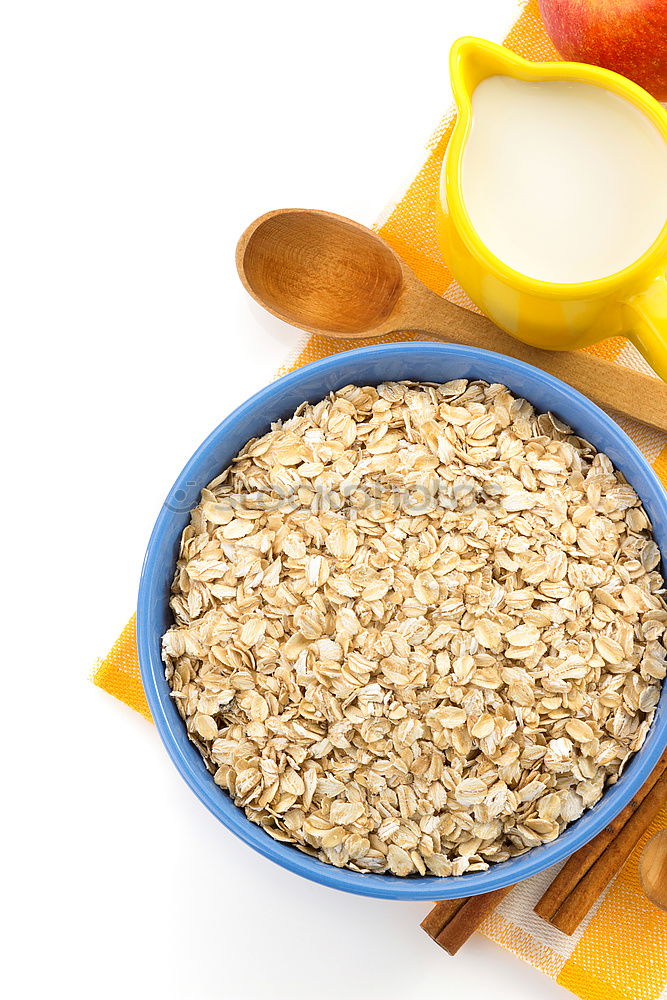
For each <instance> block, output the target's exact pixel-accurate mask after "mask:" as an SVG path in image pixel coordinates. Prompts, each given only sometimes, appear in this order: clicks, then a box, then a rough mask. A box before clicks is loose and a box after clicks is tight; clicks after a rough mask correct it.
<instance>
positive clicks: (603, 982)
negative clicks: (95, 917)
mask: <svg viewBox="0 0 667 1000" xmlns="http://www.w3.org/2000/svg"><path fill="white" fill-rule="evenodd" d="M505 44H506V45H507V46H509V48H511V49H514V50H515V51H516V52H518V53H519V54H520V55H522V56H524V57H525V58H528V59H535V60H542V59H556V58H558V56H557V53H556V52H555V50H554V48H553V46H552V45H551V42H550V41H549V39H548V38H547V36H546V34H545V32H544V28H543V26H542V21H541V18H540V15H539V12H538V9H537V2H536V0H530V2H529V3H528V4H527V5H526V6H525V7H524V8H523V10H522V12H521V14H520V17H519V19H518V21H517V22H516V24H515V25H514V27H513V28H512V30H511V31H510V33H509V35H508V36H507V38H506V39H505ZM453 122H454V115H453V113H451V112H450V114H449V115H448V116H447V117H446V118H445V119H444V120H443V122H442V123H441V125H440V127H439V128H438V129H437V131H436V133H435V135H434V137H433V139H432V140H431V143H430V144H429V147H428V155H427V157H426V160H425V162H424V165H423V167H422V168H421V170H420V171H419V173H418V174H417V176H416V177H415V179H414V181H413V182H412V184H411V185H410V187H409V188H408V189H407V191H406V192H405V194H404V195H403V197H402V198H401V199H400V201H399V202H398V203H397V204H395V205H393V206H391V208H390V209H389V211H388V212H387V213H385V221H384V222H383V223H382V224H381V225H380V226H379V231H380V233H381V234H382V236H383V237H384V238H385V239H386V240H387V241H388V242H389V243H390V244H391V245H392V246H393V247H394V248H395V249H396V250H397V251H398V253H400V255H401V256H402V257H403V259H404V260H405V261H406V262H407V263H408V264H409V265H410V267H411V268H412V269H413V270H414V271H415V273H416V274H417V275H418V276H419V277H420V278H421V279H422V281H424V282H425V283H426V284H427V285H429V286H430V287H431V288H432V289H434V290H435V291H437V292H439V293H440V294H441V295H444V296H445V297H446V298H448V299H451V300H452V301H454V302H456V303H458V304H459V305H465V306H467V307H468V308H474V307H473V306H472V304H471V303H470V302H469V300H468V299H467V298H466V296H465V294H464V293H463V292H462V290H461V288H460V287H459V286H458V285H457V284H456V282H455V281H454V280H453V279H452V277H451V275H450V273H449V271H448V269H447V267H446V266H445V264H444V262H443V260H442V258H441V255H440V250H439V247H438V244H437V240H436V235H435V228H434V205H435V198H436V191H437V183H438V176H439V172H440V165H441V163H442V158H443V154H444V151H445V147H446V145H447V142H448V140H449V136H450V134H451V130H452V127H453ZM417 339H423V337H417V336H412V335H394V336H391V337H388V338H387V340H394V341H397V340H417ZM369 343H370V341H369ZM349 347H350V345H349V342H346V341H342V340H341V341H335V340H325V339H323V338H321V337H309V338H308V339H307V340H306V342H305V344H304V345H303V347H302V349H301V352H300V354H299V356H298V357H297V359H296V361H295V362H294V363H293V364H292V365H290V369H292V368H298V367H299V366H301V365H304V364H306V363H307V362H309V361H314V360H316V359H317V358H323V357H325V356H327V355H330V354H335V353H336V352H338V351H342V350H348V349H349ZM589 350H590V351H591V353H594V354H597V355H599V356H601V357H604V358H607V359H609V360H613V361H615V362H616V363H617V364H618V365H619V378H621V377H622V368H623V367H632V368H639V369H641V370H644V371H648V370H649V369H648V368H647V365H646V362H645V361H644V360H643V358H642V357H641V356H640V355H639V354H638V353H637V351H636V350H635V349H634V348H633V347H632V346H631V345H630V344H628V343H627V342H626V341H625V340H622V339H621V338H616V339H614V340H608V341H606V342H605V343H603V344H598V345H596V346H595V347H592V348H589ZM285 370H287V369H285ZM281 374H282V373H281ZM622 425H623V428H624V430H625V431H626V432H627V433H628V434H629V435H630V437H631V438H632V439H633V440H634V441H635V443H636V444H637V445H638V447H639V448H640V449H641V450H642V452H643V453H644V455H645V456H646V457H647V458H648V460H649V461H650V462H651V464H652V465H653V468H654V469H655V470H656V472H657V473H658V475H659V476H660V479H661V481H662V482H663V484H664V485H667V435H664V434H661V433H659V432H657V431H653V430H649V429H648V428H647V427H646V426H644V425H643V424H639V423H635V422H633V421H631V420H624V421H623V422H622ZM135 626H136V621H135V618H134V616H133V617H132V619H131V620H130V621H129V622H128V624H127V626H126V627H125V629H124V630H123V632H122V634H121V635H120V637H119V638H118V640H117V642H116V643H115V645H114V647H113V649H112V650H111V652H110V653H109V655H108V656H107V657H106V659H105V660H103V661H102V662H101V663H100V664H99V666H98V668H97V670H96V672H95V675H94V680H95V683H96V684H98V685H99V686H100V687H102V688H104V690H105V691H108V692H109V693H110V694H113V695H114V696H115V697H116V698H120V699H121V701H124V702H126V703H127V704H128V705H130V706H131V707H132V708H134V709H136V710H137V711H138V712H141V713H142V715H144V716H145V717H146V718H147V719H150V712H149V710H148V704H147V702H146V697H145V695H144V691H143V688H142V686H141V678H140V675H139V662H138V659H137V647H136V631H135ZM666 827H667V810H663V811H662V813H661V814H660V815H659V816H658V818H657V819H656V821H655V822H654V823H653V826H652V828H651V829H650V830H649V831H648V832H647V834H646V837H645V838H644V840H643V841H642V843H641V844H639V845H638V847H637V849H636V850H635V852H634V853H633V855H632V857H631V858H630V859H629V861H628V862H627V864H626V865H625V867H624V868H623V869H622V871H621V872H620V873H619V875H618V877H617V878H616V879H615V880H614V882H613V883H612V885H611V886H610V888H609V889H608V891H607V892H606V894H605V896H604V897H603V899H602V900H601V901H600V902H599V904H598V905H597V906H596V907H595V908H594V910H593V911H592V913H591V914H589V917H588V918H587V920H586V922H585V923H584V924H583V925H582V927H580V928H579V930H578V931H577V933H576V934H575V935H573V936H572V937H566V936H565V935H564V934H561V933H560V931H557V930H555V929H554V928H553V927H551V926H550V925H549V924H547V923H546V922H545V921H543V920H541V919H540V918H539V917H537V916H536V915H535V913H534V912H533V906H534V904H535V902H536V901H537V899H538V898H539V897H540V895H541V894H542V892H543V891H544V889H545V888H546V886H547V885H548V884H549V882H550V880H551V879H552V878H553V875H554V873H555V870H554V869H551V870H550V871H548V872H543V873H542V874H541V875H537V876H535V877H534V878H532V879H529V880H528V881H527V882H524V883H522V884H521V885H519V886H516V887H515V888H514V889H513V890H512V892H511V893H510V894H509V895H508V896H507V897H506V898H505V899H504V900H503V902H502V903H501V905H500V906H499V907H498V909H497V910H496V911H495V912H494V913H493V914H492V915H491V916H490V917H489V918H487V920H486V921H485V923H484V925H483V927H482V932H483V933H484V934H485V935H486V936H487V937H488V938H490V939H491V940H492V941H495V942H496V943H497V944H499V945H502V947H503V948H507V949H508V950H510V951H512V952H514V953H515V954H516V955H518V956H520V957H521V958H523V959H524V961H526V962H529V963H530V964H531V965H533V966H535V968H537V969H540V970H541V971H542V972H544V973H545V975H547V976H550V977H551V978H552V979H555V980H556V981H557V982H558V983H560V984H561V985H562V986H565V987H567V988H568V989H570V990H571V991H572V992H573V993H575V994H576V995H577V996H579V997H582V998H583V1000H657V998H659V997H661V996H663V997H664V996H665V987H666V985H667V914H665V913H663V912H661V911H660V910H658V909H656V908H655V907H654V906H652V905H651V904H650V903H649V902H648V901H647V900H646V897H645V896H644V895H643V893H642V892H641V889H640V886H639V882H638V877H637V861H638V858H639V854H640V852H641V848H642V846H643V844H644V842H645V841H646V840H647V839H648V837H649V836H650V835H651V834H652V833H656V832H657V831H658V830H659V829H664V828H666Z"/></svg>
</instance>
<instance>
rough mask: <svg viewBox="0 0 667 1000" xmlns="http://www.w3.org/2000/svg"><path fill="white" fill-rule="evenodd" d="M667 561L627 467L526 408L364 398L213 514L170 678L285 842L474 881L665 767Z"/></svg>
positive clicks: (454, 395)
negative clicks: (638, 756)
mask: <svg viewBox="0 0 667 1000" xmlns="http://www.w3.org/2000/svg"><path fill="white" fill-rule="evenodd" d="M659 558H660V557H659V552H658V548H657V546H656V544H655V542H654V541H653V539H652V537H651V530H650V524H649V522H648V519H647V517H646V514H645V513H644V511H643V509H642V507H641V504H640V502H639V500H638V498H637V495H636V494H635V492H634V490H633V489H632V488H631V487H630V486H629V485H628V484H627V483H626V482H625V481H624V480H623V478H622V476H620V474H619V473H617V472H615V471H614V469H613V467H612V465H611V462H610V461H609V459H608V458H607V457H606V456H605V455H603V454H599V453H597V452H596V451H595V449H594V448H593V447H592V446H591V445H590V444H588V443H587V442H586V441H583V440H581V439H580V438H578V437H576V436H575V435H574V434H573V432H572V431H571V430H570V429H569V428H568V427H566V426H565V425H564V424H562V423H561V422H560V421H559V420H558V419H557V418H556V417H554V416H553V415H551V414H540V415H538V414H536V413H535V411H534V410H533V408H532V406H531V405H530V404H529V403H527V402H526V401H525V400H522V399H517V398H515V397H514V396H512V395H511V393H510V392H509V391H508V390H507V389H506V388H504V387H503V386H501V385H487V384H486V383H483V382H470V383H468V382H466V381H464V380H457V381H455V382H449V383H447V384H445V385H421V384H403V383H400V384H399V383H385V384H383V385H380V386H378V387H377V388H375V387H357V386H347V387H346V388H344V389H341V390H340V391H339V392H336V393H334V394H332V395H330V396H329V397H327V398H326V399H324V400H322V401H321V402H320V403H317V404H316V405H310V404H306V403H304V404H303V405H302V406H301V407H299V409H298V410H297V412H296V414H295V415H294V416H293V417H292V418H291V419H289V420H287V421H285V422H284V423H277V424H274V425H273V426H272V429H271V430H270V432H269V433H268V434H266V435H265V436H264V437H262V438H259V439H254V440H252V441H250V442H249V443H248V445H247V446H246V447H245V448H244V449H243V451H242V452H241V454H240V455H238V456H237V458H235V459H234V462H233V464H232V465H231V467H230V468H229V469H227V470H226V471H225V472H224V473H223V474H222V475H221V476H220V477H219V478H218V479H216V480H215V481H214V482H212V483H211V484H210V486H209V487H208V489H206V490H204V491H203V493H202V500H201V503H200V505H199V507H197V509H196V510H195V511H193V513H192V520H191V523H190V524H189V526H188V527H187V528H186V529H185V531H184V533H183V539H182V544H181V551H180V557H179V560H178V566H177V570H176V577H175V580H174V584H173V596H172V601H171V606H172V609H173V613H174V616H175V622H176V624H175V625H174V626H173V628H171V629H170V630H169V631H168V632H167V633H166V635H165V636H164V639H163V655H164V661H165V665H166V675H167V679H168V681H169V684H170V685H171V688H172V692H173V697H174V698H175V699H176V703H177V705H178V707H179V710H180V713H181V715H182V717H183V719H184V720H185V723H186V726H187V730H188V733H189V735H190V737H191V738H192V740H193V741H194V742H195V743H196V745H197V746H198V748H199V749H200V751H201V753H202V755H203V757H204V759H205V761H206V763H207V765H208V767H209V768H210V770H211V772H212V773H213V774H214V775H215V781H216V782H217V783H218V784H219V785H220V786H221V787H222V788H224V789H227V790H228V791H229V793H230V795H231V796H232V798H233V800H234V801H235V802H236V804H237V805H239V806H241V807H242V808H243V809H244V810H245V813H246V815H247V816H248V818H249V819H251V820H252V821H253V822H255V823H258V824H259V825H260V826H261V827H263V828H264V829H265V830H266V832H267V833H269V834H270V835H271V836H272V837H275V838H276V839H277V840H281V841H286V842H288V843H292V844H296V845H298V846H299V847H300V848H301V849H302V850H304V851H307V852H308V853H309V854H312V855H315V856H317V857H318V858H320V859H321V860H323V861H327V862H330V863H332V864H334V865H339V866H341V865H345V866H347V867H349V868H352V869H354V870H356V871H364V872H385V871H391V872H394V873H395V874H397V875H410V874H415V873H419V874H424V873H433V874H435V875H460V874H462V873H463V872H466V871H476V870H480V869H484V868H487V867H488V865H489V864H490V863H491V862H494V861H502V860H504V859H506V858H509V857H511V856H513V855H516V854H520V853H522V852H523V851H526V850H527V849H528V848H531V847H534V846H536V845H538V844H542V843H544V842H548V841H551V840H554V838H555V837H557V836H558V834H559V833H560V832H561V831H562V830H563V828H564V827H565V826H566V825H567V824H568V823H570V822H571V821H572V820H574V819H576V818H577V817H578V816H580V815H581V813H582V812H583V811H584V810H585V809H587V808H588V807H590V806H592V805H593V803H595V802H596V801H597V800H598V799H599V798H600V796H601V795H602V792H603V790H604V787H605V785H606V784H608V783H609V782H613V781H614V780H615V779H616V778H617V776H618V774H619V773H620V771H621V768H622V767H623V764H624V762H625V761H626V760H627V758H628V757H629V755H631V754H632V753H633V752H634V751H636V750H637V749H638V748H639V747H640V746H641V744H642V742H643V740H644V738H645V736H646V732H647V730H648V727H649V725H650V723H651V719H652V716H653V712H654V709H655V706H656V703H657V701H658V696H659V693H660V682H661V680H662V678H663V677H664V675H665V669H666V667H665V658H666V654H665V646H664V645H663V640H664V636H665V630H666V628H667V611H666V605H665V601H664V600H663V597H662V588H663V580H662V577H661V576H660V572H659Z"/></svg>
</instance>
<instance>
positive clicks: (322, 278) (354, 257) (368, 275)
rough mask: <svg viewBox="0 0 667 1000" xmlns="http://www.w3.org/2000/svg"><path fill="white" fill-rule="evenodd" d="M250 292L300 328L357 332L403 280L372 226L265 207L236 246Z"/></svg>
mask: <svg viewBox="0 0 667 1000" xmlns="http://www.w3.org/2000/svg"><path fill="white" fill-rule="evenodd" d="M237 260H238V266H239V273H240V274H241V277H242V279H243V282H244V284H245V286H246V288H247V289H248V291H249V292H250V294H251V295H252V296H253V298H255V299H256V300H257V301H258V302H261V304H262V305H263V306H265V308H267V309H268V310H269V311H270V312H272V313H273V314H274V315H276V316H280V317H281V318H282V319H284V320H286V321H287V322H288V323H291V324H292V325H293V326H299V327H301V328H304V329H307V330H317V331H319V332H321V333H325V334H329V335H330V334H332V333H333V334H335V335H336V336H338V337H365V336H367V335H368V331H369V330H370V329H373V328H378V327H381V326H382V325H383V324H384V323H385V322H386V320H387V319H388V318H389V316H391V314H392V312H393V310H394V308H395V306H396V303H397V300H398V298H399V296H400V294H401V290H402V288H403V268H402V266H401V262H400V261H399V259H398V257H397V256H396V254H395V253H394V252H393V250H391V248H390V247H389V246H388V245H387V244H386V243H385V242H384V241H383V240H381V239H380V238H379V237H378V236H376V235H375V233H372V232H371V231H370V230H369V229H366V227H365V226H360V225H357V223H355V222H352V221H351V220H349V219H343V218H340V217H338V216H335V215H328V214H326V213H323V212H307V211H303V210H299V209H286V210H284V211H282V212H270V213H269V214H268V215H264V216H262V217H261V218H260V219H257V221H256V222H255V223H253V225H252V226H251V227H250V229H248V230H246V233H245V234H244V238H243V239H242V241H241V243H240V244H239V249H238V254H237Z"/></svg>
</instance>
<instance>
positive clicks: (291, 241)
mask: <svg viewBox="0 0 667 1000" xmlns="http://www.w3.org/2000/svg"><path fill="white" fill-rule="evenodd" d="M236 264H237V267H238V271H239V275H240V277H241V281H242V282H243V284H244V285H245V287H246V289H247V290H248V291H249V292H250V294H251V295H252V297H253V298H254V299H256V301H257V302H259V304H260V305H262V306H264V308H265V309H267V310H268V311H269V312H270V313H273V315H274V316H278V317H279V319H282V320H285V322H286V323H291V325H292V326H298V327H300V328H301V329H302V330H308V331H309V332H310V333H318V334H320V335H322V336H324V337H336V338H344V339H347V340H360V339H362V338H367V337H383V336H386V335H387V334H389V333H395V332H399V331H404V332H405V331H410V332H418V333H425V334H427V335H431V336H437V337H442V338H443V340H448V341H450V342H452V343H455V344H466V345H468V346H470V347H483V348H485V349H486V350H488V351H496V352H498V353H499V354H508V355H510V357H513V358H519V359H520V360H521V361H527V362H528V363H529V364H531V365H535V366H536V367H537V368H542V369H543V370H544V371H547V372H550V373H551V374H552V375H556V376H557V377H558V378H560V379H562V380H563V381H564V382H568V383H569V384H570V385H572V386H574V388H575V389H578V390H579V391H580V392H582V393H584V394H585V395H587V396H588V397H589V398H590V399H592V400H593V401H594V402H596V403H598V404H599V405H600V406H604V407H610V408H611V409H614V410H617V411H618V412H619V413H623V414H625V415H626V416H628V417H635V418H636V419H638V420H643V421H644V423H647V424H650V425H651V426H652V427H657V428H659V429H660V430H667V385H666V384H665V383H664V382H662V381H661V380H660V379H657V378H653V377H652V376H650V375H642V374H640V373H639V372H635V371H632V370H631V369H628V368H619V367H618V366H617V365H614V364H612V363H611V362H609V361H603V360H601V359H600V358H595V357H593V356H592V355H590V354H584V353H581V352H574V351H542V350H540V349H539V348H536V347H529V346H528V345H527V344H523V343H522V342H521V341H519V340H515V339H514V338H513V337H510V336H509V334H507V333H503V331H502V330H500V329H499V328H498V327H497V326H495V325H494V324H493V323H492V322H491V320H489V319H487V318H486V317H485V316H480V315H478V314H477V313H473V312H470V311H469V310H468V309H462V308H460V307H459V306H455V305H453V304H452V303H451V302H448V301H447V300H446V299H443V298H441V296H440V295H437V294H436V293H435V292H432V291H430V289H428V288H427V287H426V285H424V284H422V282H421V281H419V279H418V278H417V277H416V275H415V274H413V272H412V271H411V270H410V268H409V267H408V266H407V265H406V264H404V263H403V261H402V260H401V258H400V257H399V256H398V255H397V254H396V253H395V252H394V251H393V250H392V248H391V247H390V246H389V244H388V243H386V242H385V241H384V240H383V239H382V238H381V237H380V236H378V235H377V233H374V232H372V231H371V230H370V229H367V228H366V227H365V226H361V225H359V223H357V222H352V221H351V220H350V219H345V218H343V217H342V216H340V215H332V214H331V213H330V212H318V211H314V210H307V209H294V208H283V209H279V210H278V211H275V212H268V213H267V214H266V215H262V216H261V217H260V218H259V219H256V220H255V222H253V223H252V225H251V226H249V227H248V228H247V229H246V231H245V232H244V234H243V236H242V237H241V239H240V240H239V243H238V247H237V250H236Z"/></svg>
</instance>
